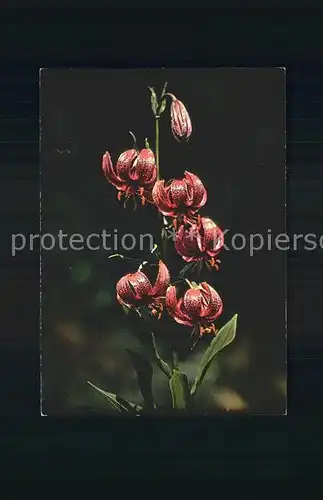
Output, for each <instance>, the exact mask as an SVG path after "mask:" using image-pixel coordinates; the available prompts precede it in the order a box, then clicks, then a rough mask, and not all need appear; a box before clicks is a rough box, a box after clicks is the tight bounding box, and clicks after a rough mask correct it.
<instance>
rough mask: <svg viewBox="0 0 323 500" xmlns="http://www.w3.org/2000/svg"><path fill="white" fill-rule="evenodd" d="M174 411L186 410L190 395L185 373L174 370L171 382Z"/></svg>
mask: <svg viewBox="0 0 323 500" xmlns="http://www.w3.org/2000/svg"><path fill="white" fill-rule="evenodd" d="M169 388H170V392H171V394H172V402H173V408H174V410H185V408H186V403H187V398H188V395H189V387H188V380H187V377H186V375H185V374H184V373H181V372H180V371H179V370H174V371H173V374H172V376H171V378H170V380H169Z"/></svg>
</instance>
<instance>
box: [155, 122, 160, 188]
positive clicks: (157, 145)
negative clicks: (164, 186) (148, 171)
mask: <svg viewBox="0 0 323 500" xmlns="http://www.w3.org/2000/svg"><path fill="white" fill-rule="evenodd" d="M155 135H156V147H155V149H156V151H155V153H156V167H157V180H158V181H159V179H160V173H159V116H156V117H155Z"/></svg>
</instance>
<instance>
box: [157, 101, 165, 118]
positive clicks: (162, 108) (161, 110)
mask: <svg viewBox="0 0 323 500" xmlns="http://www.w3.org/2000/svg"><path fill="white" fill-rule="evenodd" d="M166 104H167V101H166V99H163V100H162V102H161V105H160V108H159V113H158V114H159V115H161V114H162V113H163V112H164V111H165V108H166Z"/></svg>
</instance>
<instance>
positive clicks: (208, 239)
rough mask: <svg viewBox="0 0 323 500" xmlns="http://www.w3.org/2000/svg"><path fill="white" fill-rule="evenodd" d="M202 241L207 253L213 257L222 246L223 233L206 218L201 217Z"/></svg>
mask: <svg viewBox="0 0 323 500" xmlns="http://www.w3.org/2000/svg"><path fill="white" fill-rule="evenodd" d="M200 222H201V228H202V234H203V241H204V245H205V249H206V250H207V253H208V254H209V255H210V256H211V257H215V256H216V255H217V254H218V253H219V252H220V250H221V248H222V247H223V245H224V234H223V231H222V230H221V229H220V228H219V226H217V225H216V224H215V222H213V220H212V219H209V218H208V217H201V221H200Z"/></svg>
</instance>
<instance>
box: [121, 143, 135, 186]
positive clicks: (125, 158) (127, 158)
mask: <svg viewBox="0 0 323 500" xmlns="http://www.w3.org/2000/svg"><path fill="white" fill-rule="evenodd" d="M137 156H138V153H137V151H136V150H135V149H129V150H128V151H124V152H123V153H121V155H120V156H119V158H118V161H117V165H116V171H117V174H118V176H119V177H120V179H122V180H128V179H130V178H131V176H130V171H131V174H132V175H134V172H135V170H134V169H133V168H132V167H133V164H134V161H135V160H136V158H137Z"/></svg>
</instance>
